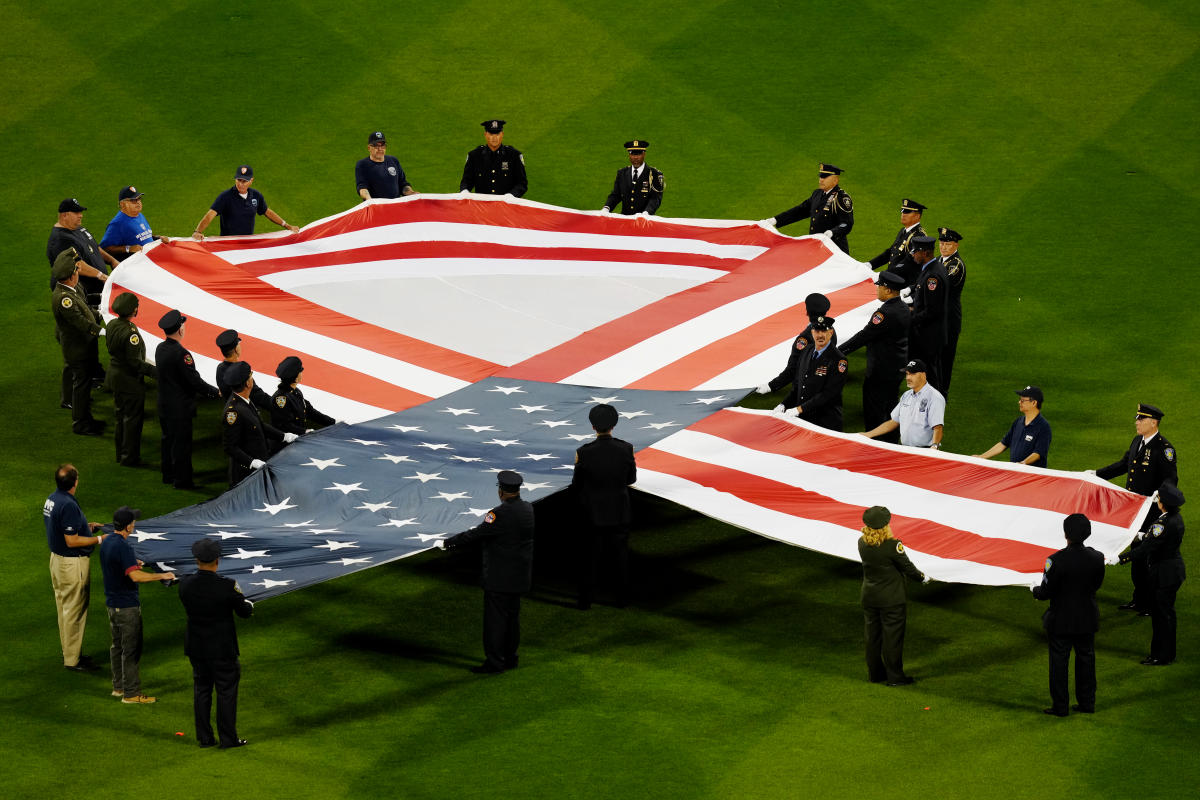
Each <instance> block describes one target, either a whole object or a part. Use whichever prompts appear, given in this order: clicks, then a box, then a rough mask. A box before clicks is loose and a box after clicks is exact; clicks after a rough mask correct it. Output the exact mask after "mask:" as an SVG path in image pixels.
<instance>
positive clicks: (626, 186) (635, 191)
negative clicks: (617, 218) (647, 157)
mask: <svg viewBox="0 0 1200 800" xmlns="http://www.w3.org/2000/svg"><path fill="white" fill-rule="evenodd" d="M634 171H635V168H634V167H633V166H628V167H621V168H620V169H619V170H617V177H616V180H614V181H613V188H612V191H611V192H609V194H608V198H607V199H606V200H605V201H604V207H605V208H609V209H613V208H616V207H617V204H618V203H619V204H620V205H621V213H622V214H624V215H626V216H632V215H633V214H640V213H642V212H643V211H645V212H646V213H647V214H657V213H658V207H659V206H661V205H662V199H663V188H664V185H665V179H664V178H663V174H662V172H661V171H660V170H657V169H655V168H654V167H652V166H650V165H649V164H643V165H642V167H641V173H640V174H639V175H638V176H637V177H636V178H635V177H634Z"/></svg>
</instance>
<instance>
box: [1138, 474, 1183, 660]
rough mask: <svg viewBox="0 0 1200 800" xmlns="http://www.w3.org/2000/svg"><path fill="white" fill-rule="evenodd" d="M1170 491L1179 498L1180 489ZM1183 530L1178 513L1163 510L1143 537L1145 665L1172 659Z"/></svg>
mask: <svg viewBox="0 0 1200 800" xmlns="http://www.w3.org/2000/svg"><path fill="white" fill-rule="evenodd" d="M1170 491H1174V492H1175V493H1176V494H1178V496H1179V497H1180V499H1182V492H1179V490H1178V489H1174V487H1172V489H1171V490H1170ZM1164 494H1166V492H1164ZM1166 503H1167V501H1166V500H1164V504H1166ZM1183 530H1184V527H1183V517H1181V516H1180V514H1179V512H1178V511H1171V512H1166V513H1163V514H1162V515H1161V516H1159V518H1158V519H1157V520H1155V522H1154V523H1152V524H1151V525H1150V527H1149V529H1148V530H1147V531H1146V534H1145V536H1144V537H1143V540H1142V541H1143V544H1142V549H1143V550H1144V551H1145V552H1146V567H1147V575H1148V577H1149V583H1150V587H1149V588H1150V591H1149V595H1150V623H1151V626H1152V627H1153V634H1152V637H1151V639H1150V657H1149V658H1147V659H1146V660H1145V661H1143V662H1142V663H1143V664H1146V665H1147V666H1162V665H1166V664H1170V663H1171V662H1172V661H1174V660H1175V628H1176V620H1175V595H1176V594H1178V592H1179V587H1180V586H1182V585H1183V582H1184V580H1185V579H1186V578H1187V570H1186V569H1185V568H1184V564H1183V556H1182V555H1181V554H1180V552H1179V547H1180V545H1182V544H1183Z"/></svg>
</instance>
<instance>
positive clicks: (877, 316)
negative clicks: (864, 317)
mask: <svg viewBox="0 0 1200 800" xmlns="http://www.w3.org/2000/svg"><path fill="white" fill-rule="evenodd" d="M881 322H883V314H882V313H881V312H879V311H876V312H875V313H874V314H872V315H871V324H872V325H878V324H879V323H881Z"/></svg>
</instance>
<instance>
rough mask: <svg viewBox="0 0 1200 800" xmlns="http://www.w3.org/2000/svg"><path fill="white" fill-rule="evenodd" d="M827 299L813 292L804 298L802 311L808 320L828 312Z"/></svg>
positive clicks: (828, 303)
mask: <svg viewBox="0 0 1200 800" xmlns="http://www.w3.org/2000/svg"><path fill="white" fill-rule="evenodd" d="M830 305H831V304H830V302H829V298H828V297H826V296H825V295H823V294H821V293H820V292H813V293H812V294H810V295H809V296H808V297H806V298H804V311H805V312H806V313H807V314H808V316H809V318H810V319H811V318H812V317H819V316H821V315H822V314H824V313H825V312H827V311H828V310H829V306H830Z"/></svg>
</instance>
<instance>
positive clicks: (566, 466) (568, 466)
mask: <svg viewBox="0 0 1200 800" xmlns="http://www.w3.org/2000/svg"><path fill="white" fill-rule="evenodd" d="M552 469H569V470H574V469H575V465H574V464H563V465H562V466H561V467H552Z"/></svg>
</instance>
